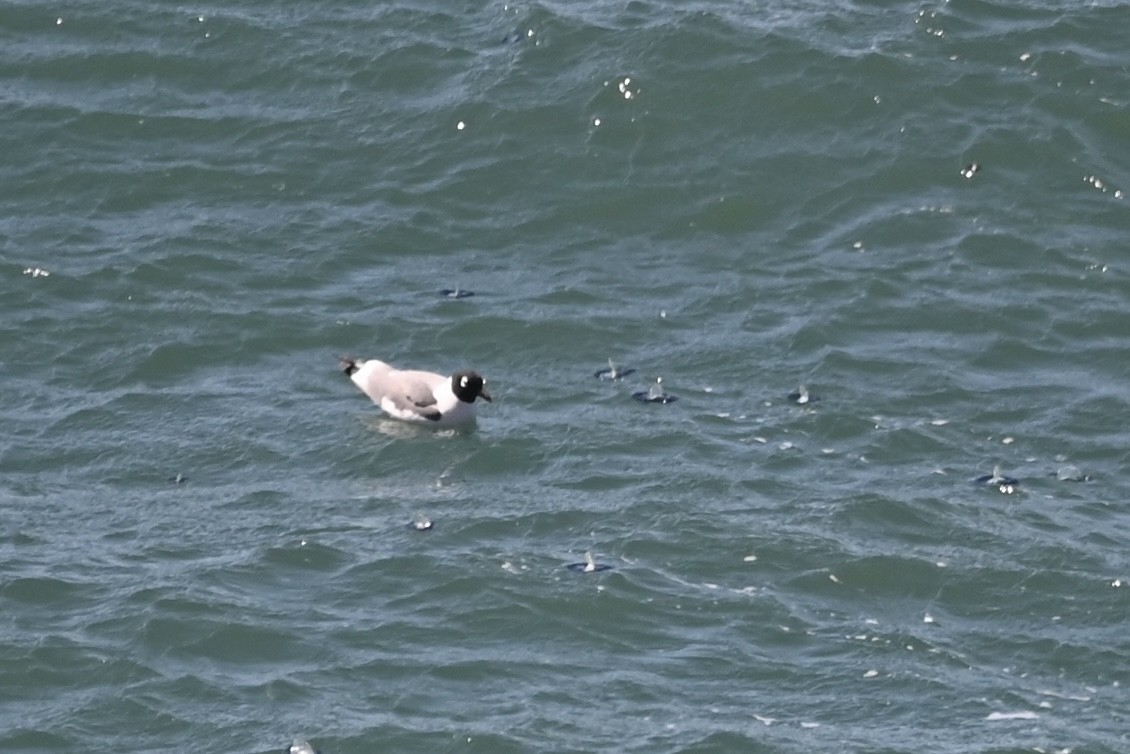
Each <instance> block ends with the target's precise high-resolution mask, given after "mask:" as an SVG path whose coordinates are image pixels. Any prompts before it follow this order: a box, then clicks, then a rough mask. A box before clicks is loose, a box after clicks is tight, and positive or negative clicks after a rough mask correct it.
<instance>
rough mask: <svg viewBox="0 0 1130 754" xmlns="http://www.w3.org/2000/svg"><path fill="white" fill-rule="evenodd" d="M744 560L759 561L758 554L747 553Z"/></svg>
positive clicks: (748, 561)
mask: <svg viewBox="0 0 1130 754" xmlns="http://www.w3.org/2000/svg"><path fill="white" fill-rule="evenodd" d="M742 560H743V561H745V562H746V563H756V562H757V556H756V555H746V556H745V557H744V558H742Z"/></svg>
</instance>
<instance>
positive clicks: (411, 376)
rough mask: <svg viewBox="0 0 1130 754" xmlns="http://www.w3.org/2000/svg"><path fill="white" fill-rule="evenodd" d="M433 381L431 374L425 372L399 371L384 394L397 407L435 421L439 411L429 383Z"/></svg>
mask: <svg viewBox="0 0 1130 754" xmlns="http://www.w3.org/2000/svg"><path fill="white" fill-rule="evenodd" d="M434 381H435V379H434V377H433V376H432V375H428V374H425V373H421V372H415V371H404V372H399V373H398V374H397V375H396V380H395V385H394V386H391V389H390V390H389V391H388V392H387V393H386V396H387V397H388V398H389V399H390V400H391V401H392V402H393V403H394V404H395V405H396V407H397V408H399V409H401V410H404V411H411V412H412V413H415V414H419V415H420V416H422V417H424V418H425V419H431V420H433V421H435V420H438V419H439V418H440V412H439V409H437V408H436V397H435V393H434V392H433V390H432V388H433V385H432V384H431V383H432V382H434Z"/></svg>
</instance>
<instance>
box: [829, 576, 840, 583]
mask: <svg viewBox="0 0 1130 754" xmlns="http://www.w3.org/2000/svg"><path fill="white" fill-rule="evenodd" d="M828 580H829V581H831V582H832V583H834V584H838V583H840V580H839V579H838V578H836V574H834V573H829V574H828Z"/></svg>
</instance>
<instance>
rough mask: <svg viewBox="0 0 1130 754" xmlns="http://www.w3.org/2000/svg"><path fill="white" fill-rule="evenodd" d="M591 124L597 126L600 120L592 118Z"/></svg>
mask: <svg viewBox="0 0 1130 754" xmlns="http://www.w3.org/2000/svg"><path fill="white" fill-rule="evenodd" d="M592 124H593V125H594V126H599V125H600V118H593V119H592Z"/></svg>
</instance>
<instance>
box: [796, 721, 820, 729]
mask: <svg viewBox="0 0 1130 754" xmlns="http://www.w3.org/2000/svg"><path fill="white" fill-rule="evenodd" d="M800 727H802V728H819V727H820V723H810V722H803V723H801V724H800Z"/></svg>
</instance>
